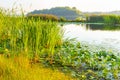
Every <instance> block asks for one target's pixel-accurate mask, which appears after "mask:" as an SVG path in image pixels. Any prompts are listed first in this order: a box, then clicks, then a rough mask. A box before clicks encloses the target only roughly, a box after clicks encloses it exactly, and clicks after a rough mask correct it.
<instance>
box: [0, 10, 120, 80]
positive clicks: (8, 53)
mask: <svg viewBox="0 0 120 80" xmlns="http://www.w3.org/2000/svg"><path fill="white" fill-rule="evenodd" d="M62 34H63V32H62V30H61V28H60V27H59V26H58V24H57V22H53V21H50V20H47V21H43V20H40V19H37V20H36V19H34V18H31V19H28V18H26V17H25V16H24V15H22V16H19V17H18V16H16V15H14V14H13V15H12V14H11V15H10V14H9V13H7V12H5V11H3V10H1V12H0V79H1V80H25V79H26V80H37V79H38V80H40V79H41V80H63V79H65V80H72V79H73V78H71V77H75V79H78V80H119V79H120V57H119V56H116V55H114V53H113V52H107V51H97V52H93V51H90V50H88V49H87V47H84V46H81V44H80V43H79V42H76V41H73V40H69V39H68V40H62V38H63V36H62ZM44 66H47V67H48V68H46V67H44ZM63 72H64V73H66V74H67V75H65V74H63ZM46 75H47V76H46ZM69 75H71V77H70V76H69ZM68 76H69V77H68Z"/></svg>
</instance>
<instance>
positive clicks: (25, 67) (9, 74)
mask: <svg viewBox="0 0 120 80" xmlns="http://www.w3.org/2000/svg"><path fill="white" fill-rule="evenodd" d="M63 79H66V80H74V79H72V78H71V77H69V76H68V75H65V74H64V73H62V72H60V71H59V70H58V69H50V68H45V67H44V66H43V65H42V64H30V62H29V59H27V58H26V57H24V56H22V55H20V56H17V57H14V58H5V57H4V56H0V80H63Z"/></svg>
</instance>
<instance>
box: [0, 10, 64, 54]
mask: <svg viewBox="0 0 120 80" xmlns="http://www.w3.org/2000/svg"><path fill="white" fill-rule="evenodd" d="M60 31H61V29H60V27H59V26H58V25H57V22H53V21H50V20H48V21H42V20H40V19H37V20H35V19H33V18H31V19H28V18H27V17H25V16H19V17H18V16H15V15H10V14H5V13H4V11H2V10H1V12H0V47H1V48H3V49H8V50H9V51H10V53H11V54H12V53H13V54H18V53H20V52H24V54H28V56H35V55H38V56H39V55H42V54H44V53H46V54H48V55H49V56H52V55H53V54H54V50H55V47H56V46H57V45H61V42H62V34H61V33H60Z"/></svg>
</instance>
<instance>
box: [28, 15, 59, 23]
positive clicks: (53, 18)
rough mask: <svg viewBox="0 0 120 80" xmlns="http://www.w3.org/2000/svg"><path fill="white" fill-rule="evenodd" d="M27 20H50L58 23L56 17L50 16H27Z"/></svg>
mask: <svg viewBox="0 0 120 80" xmlns="http://www.w3.org/2000/svg"><path fill="white" fill-rule="evenodd" d="M27 18H29V19H31V18H33V19H36V20H37V19H41V20H51V21H58V17H57V16H55V15H52V14H29V15H27Z"/></svg>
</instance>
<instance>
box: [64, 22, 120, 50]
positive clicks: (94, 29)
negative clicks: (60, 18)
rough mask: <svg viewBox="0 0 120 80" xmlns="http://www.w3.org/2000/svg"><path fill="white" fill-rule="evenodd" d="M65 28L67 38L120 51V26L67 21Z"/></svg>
mask: <svg viewBox="0 0 120 80" xmlns="http://www.w3.org/2000/svg"><path fill="white" fill-rule="evenodd" d="M63 29H64V30H65V35H64V37H65V38H76V40H78V41H80V42H86V43H89V44H92V45H96V46H98V47H102V48H104V49H108V50H112V51H118V52H120V26H105V25H102V24H82V23H66V24H63Z"/></svg>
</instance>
